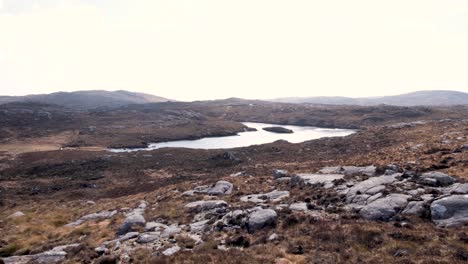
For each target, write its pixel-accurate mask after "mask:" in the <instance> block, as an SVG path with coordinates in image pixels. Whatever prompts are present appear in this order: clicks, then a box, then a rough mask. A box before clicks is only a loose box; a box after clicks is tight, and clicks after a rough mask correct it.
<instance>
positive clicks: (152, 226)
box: [145, 222, 168, 232]
mask: <svg viewBox="0 0 468 264" xmlns="http://www.w3.org/2000/svg"><path fill="white" fill-rule="evenodd" d="M167 227H168V226H167V225H165V224H161V223H158V222H148V223H146V225H145V231H146V232H149V231H160V230H161V229H166V228H167Z"/></svg>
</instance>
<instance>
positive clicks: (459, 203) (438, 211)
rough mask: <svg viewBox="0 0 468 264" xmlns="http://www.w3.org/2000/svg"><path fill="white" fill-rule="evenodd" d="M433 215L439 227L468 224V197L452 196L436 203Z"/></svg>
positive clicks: (434, 203)
mask: <svg viewBox="0 0 468 264" xmlns="http://www.w3.org/2000/svg"><path fill="white" fill-rule="evenodd" d="M431 214H432V220H433V221H434V223H436V224H437V225H438V226H444V227H452V226H458V225H462V224H465V223H468V195H466V194H465V195H452V196H449V197H445V198H442V199H439V200H436V201H434V202H433V203H432V204H431Z"/></svg>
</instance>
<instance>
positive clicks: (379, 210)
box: [359, 193, 411, 221]
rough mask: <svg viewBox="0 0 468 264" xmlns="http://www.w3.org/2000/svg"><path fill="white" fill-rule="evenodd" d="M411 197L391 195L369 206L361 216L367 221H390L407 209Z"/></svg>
mask: <svg viewBox="0 0 468 264" xmlns="http://www.w3.org/2000/svg"><path fill="white" fill-rule="evenodd" d="M410 197H411V196H409V195H404V194H396V193H395V194H390V195H388V196H386V197H384V198H380V199H377V200H375V201H373V202H372V203H369V204H367V205H366V206H364V207H363V208H362V209H361V211H360V212H359V214H360V215H361V217H362V218H364V219H367V220H383V221H388V220H390V218H392V217H393V216H395V214H397V213H398V212H399V211H400V210H401V209H403V208H405V207H406V205H407V204H408V199H409V198H410Z"/></svg>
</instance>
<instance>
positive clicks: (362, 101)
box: [271, 90, 468, 106]
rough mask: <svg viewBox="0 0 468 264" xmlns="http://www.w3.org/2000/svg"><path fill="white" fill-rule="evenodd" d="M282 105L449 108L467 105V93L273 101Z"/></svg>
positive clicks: (282, 99)
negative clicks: (380, 105)
mask: <svg viewBox="0 0 468 264" xmlns="http://www.w3.org/2000/svg"><path fill="white" fill-rule="evenodd" d="M271 101H274V102H282V103H310V104H334V105H379V104H387V105H397V106H419V105H425V106H449V105H466V104H468V93H463V92H457V91H437V90H433V91H418V92H413V93H407V94H401V95H395V96H383V97H364V98H351V97H327V96H320V97H286V98H278V99H273V100H271Z"/></svg>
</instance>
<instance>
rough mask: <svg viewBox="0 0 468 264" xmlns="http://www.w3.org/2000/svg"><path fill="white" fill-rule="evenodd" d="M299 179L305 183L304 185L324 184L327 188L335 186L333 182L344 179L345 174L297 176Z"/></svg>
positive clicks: (303, 174) (305, 174) (304, 174)
mask: <svg viewBox="0 0 468 264" xmlns="http://www.w3.org/2000/svg"><path fill="white" fill-rule="evenodd" d="M297 177H299V178H300V180H302V181H303V182H304V184H310V185H314V184H323V185H324V187H325V188H327V189H328V188H331V187H333V186H334V184H333V181H335V180H340V179H343V178H344V175H343V174H307V173H302V174H297Z"/></svg>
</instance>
